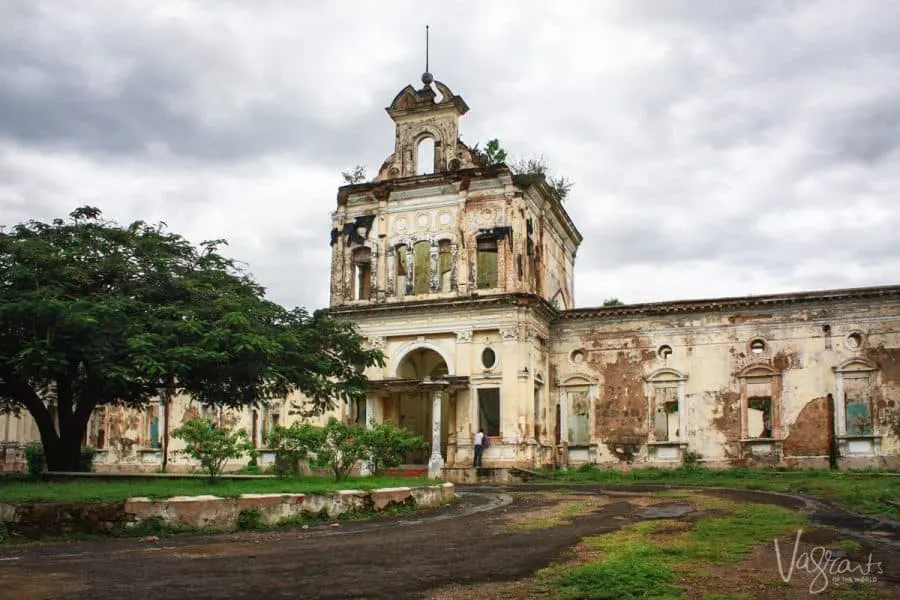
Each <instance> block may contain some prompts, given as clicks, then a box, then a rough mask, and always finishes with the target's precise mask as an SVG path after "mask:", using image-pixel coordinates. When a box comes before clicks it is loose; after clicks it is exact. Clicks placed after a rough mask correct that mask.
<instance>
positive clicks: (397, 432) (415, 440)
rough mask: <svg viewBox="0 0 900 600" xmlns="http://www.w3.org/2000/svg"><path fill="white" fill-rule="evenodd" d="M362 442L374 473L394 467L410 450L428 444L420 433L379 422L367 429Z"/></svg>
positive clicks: (418, 448) (420, 448)
mask: <svg viewBox="0 0 900 600" xmlns="http://www.w3.org/2000/svg"><path fill="white" fill-rule="evenodd" d="M364 442H365V446H366V459H367V460H368V461H369V468H370V469H371V470H372V473H375V474H380V473H382V472H383V471H384V469H386V468H389V467H396V466H397V465H399V464H401V463H402V462H403V459H404V458H405V457H406V455H407V454H409V453H410V452H415V451H416V450H422V449H424V448H427V446H428V444H427V443H426V442H425V438H423V437H422V436H421V435H416V434H414V433H412V432H411V431H409V430H408V429H404V428H403V427H397V426H395V425H392V424H391V423H380V424H378V425H374V426H372V428H371V429H367V430H366V432H365V435H364Z"/></svg>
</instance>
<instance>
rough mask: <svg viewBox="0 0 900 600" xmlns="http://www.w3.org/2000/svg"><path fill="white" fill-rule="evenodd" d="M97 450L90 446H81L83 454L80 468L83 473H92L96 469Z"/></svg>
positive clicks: (79, 464)
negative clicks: (95, 456)
mask: <svg viewBox="0 0 900 600" xmlns="http://www.w3.org/2000/svg"><path fill="white" fill-rule="evenodd" d="M95 454H97V451H96V450H94V449H93V448H91V447H90V446H84V447H82V448H81V455H80V456H79V459H78V470H79V471H80V472H82V473H90V472H91V471H93V470H94V455H95Z"/></svg>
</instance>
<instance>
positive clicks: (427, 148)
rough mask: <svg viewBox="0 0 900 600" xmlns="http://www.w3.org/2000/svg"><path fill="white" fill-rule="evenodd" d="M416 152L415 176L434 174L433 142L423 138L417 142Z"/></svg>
mask: <svg viewBox="0 0 900 600" xmlns="http://www.w3.org/2000/svg"><path fill="white" fill-rule="evenodd" d="M416 152H417V154H416V175H430V174H431V173H434V163H435V162H436V156H435V144H434V140H433V139H431V138H429V137H427V138H423V139H422V140H421V141H420V142H419V148H418V150H417V151H416Z"/></svg>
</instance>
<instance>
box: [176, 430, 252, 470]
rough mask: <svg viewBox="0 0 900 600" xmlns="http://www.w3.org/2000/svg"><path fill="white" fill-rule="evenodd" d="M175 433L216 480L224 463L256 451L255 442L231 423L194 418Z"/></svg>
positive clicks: (192, 455) (186, 450) (187, 451)
mask: <svg viewBox="0 0 900 600" xmlns="http://www.w3.org/2000/svg"><path fill="white" fill-rule="evenodd" d="M172 437H174V438H177V439H180V440H184V443H185V448H184V450H179V451H178V452H179V453H181V454H186V455H188V456H190V457H191V458H194V459H195V460H199V461H200V467H201V468H202V469H203V470H204V471H206V472H207V473H208V474H209V478H210V479H212V480H215V479H216V478H217V477H218V476H219V475H220V474H221V473H222V469H223V467H224V466H225V463H226V462H228V460H230V459H236V458H240V457H242V456H244V455H245V454H247V453H253V451H254V450H253V444H252V442H250V439H249V438H248V437H247V432H246V431H244V430H243V429H239V430H237V431H232V430H231V429H230V428H228V427H216V426H215V425H213V423H212V421H209V420H207V419H192V420H190V421H187V422H186V423H184V424H183V425H182V426H181V427H179V428H177V429H175V430H173V431H172Z"/></svg>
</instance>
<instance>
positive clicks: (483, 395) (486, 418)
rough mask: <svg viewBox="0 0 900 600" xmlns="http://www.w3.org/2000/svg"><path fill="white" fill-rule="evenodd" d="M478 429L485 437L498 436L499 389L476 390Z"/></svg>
mask: <svg viewBox="0 0 900 600" xmlns="http://www.w3.org/2000/svg"><path fill="white" fill-rule="evenodd" d="M478 427H479V428H480V429H483V430H484V434H485V435H491V436H496V435H500V388H481V389H479V390H478Z"/></svg>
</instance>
